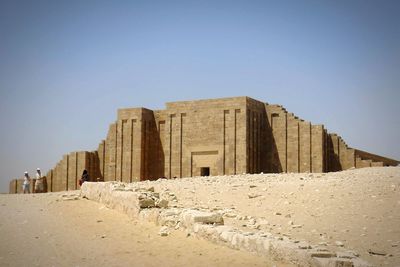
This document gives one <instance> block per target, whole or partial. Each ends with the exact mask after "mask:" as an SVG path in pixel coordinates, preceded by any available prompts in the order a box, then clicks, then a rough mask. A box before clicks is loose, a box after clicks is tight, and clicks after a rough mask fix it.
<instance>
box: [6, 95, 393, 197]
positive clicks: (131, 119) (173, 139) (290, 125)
mask: <svg viewBox="0 0 400 267" xmlns="http://www.w3.org/2000/svg"><path fill="white" fill-rule="evenodd" d="M398 163H399V162H398V161H396V160H392V159H388V158H385V157H381V156H377V155H374V154H370V153H367V152H364V151H361V150H356V149H353V148H350V147H348V146H347V144H346V143H345V142H344V140H343V139H342V138H341V137H340V136H338V135H337V134H333V133H328V131H327V130H326V129H325V127H324V126H323V125H313V124H311V123H310V122H308V121H305V120H302V119H300V118H298V117H297V116H296V115H295V114H293V113H290V112H288V111H287V110H286V109H285V108H284V107H282V106H280V105H270V104H267V103H263V102H260V101H257V100H255V99H251V98H249V97H234V98H222V99H209V100H196V101H181V102H171V103H167V105H166V109H164V110H154V111H153V110H149V109H146V108H124V109H119V110H118V115H117V120H116V121H115V122H114V123H112V124H111V125H110V127H109V130H108V133H107V136H106V139H105V140H102V141H101V142H100V144H99V146H98V149H97V150H96V151H93V152H72V153H69V154H67V155H64V156H63V158H62V160H60V161H59V162H58V163H57V164H56V166H55V167H54V168H53V169H51V170H50V171H48V173H47V184H48V190H49V191H64V190H76V189H78V180H79V179H80V177H81V175H82V171H83V170H84V169H86V170H88V172H89V175H90V177H91V179H92V181H97V180H100V181H121V182H134V181H140V180H146V179H150V180H151V179H158V178H161V177H165V178H180V177H192V176H204V175H234V174H241V173H260V172H264V173H266V172H275V173H279V172H294V173H296V172H328V171H340V170H345V169H349V168H362V167H370V166H396V165H397V164H398ZM20 187H21V186H20V185H19V184H18V180H16V181H15V182H11V183H10V193H14V192H19V191H20V190H21V189H20ZM21 188H22V187H21Z"/></svg>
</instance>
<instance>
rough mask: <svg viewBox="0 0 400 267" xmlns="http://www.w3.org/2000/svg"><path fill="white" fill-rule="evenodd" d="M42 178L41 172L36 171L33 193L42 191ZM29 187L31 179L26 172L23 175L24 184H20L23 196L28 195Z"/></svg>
mask: <svg viewBox="0 0 400 267" xmlns="http://www.w3.org/2000/svg"><path fill="white" fill-rule="evenodd" d="M43 180H44V177H43V176H42V172H41V171H40V169H39V168H37V169H36V177H35V187H34V188H33V192H34V193H42V192H43V190H44V183H43ZM30 185H31V177H30V176H29V173H28V172H25V173H24V182H23V184H22V190H23V191H24V194H26V193H28V194H29V193H30V192H31V189H30Z"/></svg>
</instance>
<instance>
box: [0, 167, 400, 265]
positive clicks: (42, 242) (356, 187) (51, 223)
mask: <svg viewBox="0 0 400 267" xmlns="http://www.w3.org/2000/svg"><path fill="white" fill-rule="evenodd" d="M134 186H137V187H154V189H155V191H156V192H161V193H165V192H169V193H170V195H171V196H172V197H173V199H175V200H173V201H170V206H176V207H180V208H198V209H206V210H214V211H217V212H221V213H222V214H223V215H224V221H225V224H226V225H232V226H234V227H237V228H238V229H242V230H244V231H250V232H251V231H254V232H261V231H262V232H268V233H272V234H273V235H276V236H285V237H289V238H290V239H291V240H294V242H296V241H297V240H299V241H303V240H304V241H307V242H308V243H310V244H312V245H313V246H314V245H315V246H320V247H325V248H326V249H328V250H330V251H335V250H337V249H339V248H340V249H345V250H348V251H352V252H354V253H356V254H359V255H360V257H361V258H362V259H365V260H366V261H368V262H369V263H372V264H373V265H376V266H400V168H399V167H385V168H365V169H356V170H348V171H343V172H337V173H326V174H304V173H303V174H255V175H236V176H214V177H194V178H183V179H175V180H164V179H162V180H161V179H160V180H157V181H145V182H140V183H136V184H135V185H134ZM72 193H73V192H72ZM62 194H63V193H49V194H41V195H39V194H38V195H1V196H0V216H1V218H2V220H1V223H0V238H1V240H2V242H1V244H0V265H1V266H32V265H33V266H35V265H36V266H93V265H98V266H132V265H135V266H160V265H164V266H187V265H191V266H192V265H194V266H206V265H209V266H272V265H276V266H286V265H283V264H282V263H281V262H278V263H277V262H271V261H268V259H266V258H263V257H260V256H257V255H254V254H251V253H249V252H244V251H237V250H233V249H229V248H226V247H222V246H218V245H214V244H211V243H208V242H207V241H205V240H199V239H196V238H193V237H189V238H187V237H186V236H185V233H184V232H183V231H180V230H176V231H172V232H171V234H170V235H169V236H166V237H161V236H159V235H158V231H159V229H160V226H156V225H154V224H151V223H145V222H139V221H134V220H132V219H129V218H128V217H127V216H126V215H124V214H121V213H118V212H116V211H114V210H110V209H108V208H106V207H105V206H103V205H101V204H98V203H95V202H93V201H89V200H86V199H82V198H79V199H78V200H74V201H64V200H63V199H62V197H61V196H62Z"/></svg>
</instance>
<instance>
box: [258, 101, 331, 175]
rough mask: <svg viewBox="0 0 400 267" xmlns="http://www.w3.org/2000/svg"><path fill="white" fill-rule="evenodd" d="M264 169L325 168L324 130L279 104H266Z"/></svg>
mask: <svg viewBox="0 0 400 267" xmlns="http://www.w3.org/2000/svg"><path fill="white" fill-rule="evenodd" d="M265 108H266V114H267V122H268V126H267V131H268V133H267V134H266V135H267V139H268V141H267V166H268V167H267V169H266V171H267V172H324V171H326V168H327V166H326V163H325V162H326V153H325V151H326V131H325V129H324V126H323V125H312V124H311V123H310V122H307V121H304V120H302V119H299V118H298V117H297V116H295V115H294V114H293V113H288V112H287V111H286V109H285V108H283V107H282V106H280V105H268V104H266V106H265Z"/></svg>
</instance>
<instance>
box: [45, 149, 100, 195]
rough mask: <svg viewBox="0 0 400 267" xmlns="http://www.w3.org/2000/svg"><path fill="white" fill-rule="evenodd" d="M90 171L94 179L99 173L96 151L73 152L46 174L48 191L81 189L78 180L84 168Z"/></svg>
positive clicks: (94, 179)
mask: <svg viewBox="0 0 400 267" xmlns="http://www.w3.org/2000/svg"><path fill="white" fill-rule="evenodd" d="M84 169H86V170H87V171H88V172H89V176H90V178H91V180H92V181H96V180H97V178H98V175H99V160H98V156H97V151H96V152H87V151H79V152H71V153H69V154H66V155H64V156H63V157H62V159H61V160H60V161H59V162H58V163H57V164H56V166H55V168H54V169H51V170H49V171H48V172H47V174H46V181H47V191H48V192H58V191H67V190H77V189H79V185H78V181H79V179H80V178H81V176H82V173H83V170H84Z"/></svg>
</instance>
